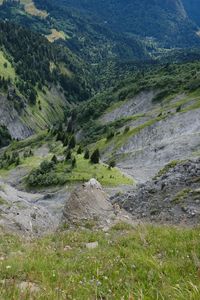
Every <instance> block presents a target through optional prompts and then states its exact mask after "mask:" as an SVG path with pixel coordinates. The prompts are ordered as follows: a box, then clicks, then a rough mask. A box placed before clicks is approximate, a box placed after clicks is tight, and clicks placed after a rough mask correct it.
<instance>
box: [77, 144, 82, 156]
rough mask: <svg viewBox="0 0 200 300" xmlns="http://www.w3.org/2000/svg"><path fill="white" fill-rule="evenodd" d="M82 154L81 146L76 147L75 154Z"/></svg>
mask: <svg viewBox="0 0 200 300" xmlns="http://www.w3.org/2000/svg"><path fill="white" fill-rule="evenodd" d="M82 152H83V150H82V147H81V145H80V146H79V147H78V150H77V154H81V153H82Z"/></svg>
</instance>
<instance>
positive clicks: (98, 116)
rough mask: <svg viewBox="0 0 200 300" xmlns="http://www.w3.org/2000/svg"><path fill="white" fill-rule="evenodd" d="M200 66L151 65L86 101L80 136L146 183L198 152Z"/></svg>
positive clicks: (81, 109)
mask: <svg viewBox="0 0 200 300" xmlns="http://www.w3.org/2000/svg"><path fill="white" fill-rule="evenodd" d="M199 67H200V65H199V62H194V63H186V64H182V65H181V64H173V65H164V66H160V67H156V68H150V69H149V70H148V71H147V70H146V71H145V72H143V73H140V72H139V73H136V74H135V76H130V78H129V79H127V80H126V81H122V82H121V83H120V84H119V85H118V86H117V87H116V88H113V89H111V90H110V91H109V92H105V93H103V94H100V95H97V96H96V97H95V98H94V99H92V100H90V101H89V102H86V103H83V104H82V105H81V106H80V107H78V108H77V111H76V115H77V124H78V127H77V130H79V137H80V138H82V139H83V143H84V144H85V145H90V147H91V149H92V148H93V147H99V149H100V151H101V155H102V159H103V160H104V161H106V162H109V161H113V160H114V161H115V162H116V163H117V166H118V167H120V168H121V169H123V170H124V171H125V172H127V173H129V174H130V175H132V176H133V177H134V178H136V179H137V180H138V181H142V182H144V181H146V180H147V179H148V178H149V177H151V176H153V175H155V173H156V172H157V171H158V170H159V169H160V168H162V167H163V165H165V164H166V163H168V162H170V160H172V158H173V159H185V158H188V157H192V156H195V155H197V156H198V153H199V145H200V136H199V132H200V122H199V112H200V111H199V109H200V93H199ZM93 143H95V144H93Z"/></svg>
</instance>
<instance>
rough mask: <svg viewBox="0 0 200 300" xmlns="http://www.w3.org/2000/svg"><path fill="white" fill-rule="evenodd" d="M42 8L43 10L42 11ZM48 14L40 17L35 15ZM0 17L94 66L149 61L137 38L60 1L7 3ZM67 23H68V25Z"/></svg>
mask: <svg viewBox="0 0 200 300" xmlns="http://www.w3.org/2000/svg"><path fill="white" fill-rule="evenodd" d="M27 3H29V4H28V5H30V3H35V5H36V6H37V9H36V7H35V10H33V9H32V10H31V11H30V10H29V9H27ZM38 9H39V10H38ZM38 11H40V12H46V14H43V15H42V16H40V14H37V13H35V12H38ZM0 18H1V19H4V20H5V19H8V20H15V22H16V23H18V24H20V25H23V26H26V27H29V29H31V30H34V31H37V32H39V33H42V34H44V35H45V36H46V37H47V38H48V39H49V40H50V41H51V42H56V43H60V44H61V45H65V46H67V47H69V48H70V49H71V50H72V51H73V52H74V53H76V54H77V55H78V56H79V57H81V58H83V59H84V60H85V61H88V62H90V63H95V64H96V63H101V62H103V61H105V60H110V59H115V58H118V59H128V58H131V59H134V60H138V59H145V58H146V57H148V55H147V53H146V51H145V46H144V45H143V44H142V42H141V41H140V40H138V39H136V38H134V37H125V36H124V35H120V34H118V33H113V32H112V31H111V30H109V29H106V28H105V27H104V26H102V25H101V24H98V23H97V22H96V21H95V20H92V19H91V18H90V17H88V16H87V15H84V14H83V15H82V14H81V13H80V12H79V11H72V10H71V9H69V8H68V6H67V7H65V6H64V7H63V6H62V5H59V3H58V2H56V3H55V1H53V2H51V1H49V0H45V1H42V2H41V1H34V2H32V1H28V2H27V1H26V3H25V2H24V1H21V2H16V1H9V0H6V1H4V2H3V5H1V6H0ZM66 20H67V22H66Z"/></svg>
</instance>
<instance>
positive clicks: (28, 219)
mask: <svg viewBox="0 0 200 300" xmlns="http://www.w3.org/2000/svg"><path fill="white" fill-rule="evenodd" d="M40 197H41V195H40V194H30V193H26V192H22V191H19V190H16V189H15V188H14V187H12V186H10V185H8V184H6V183H4V182H2V181H1V180H0V226H2V227H3V228H4V229H5V230H7V231H11V232H15V233H18V234H20V235H24V236H28V237H33V236H40V235H43V234H45V233H48V232H52V231H54V230H55V229H56V228H57V226H58V219H57V217H54V216H53V215H52V214H51V213H50V212H49V210H47V209H46V208H44V207H42V206H40V205H38V204H35V202H37V201H38V199H40Z"/></svg>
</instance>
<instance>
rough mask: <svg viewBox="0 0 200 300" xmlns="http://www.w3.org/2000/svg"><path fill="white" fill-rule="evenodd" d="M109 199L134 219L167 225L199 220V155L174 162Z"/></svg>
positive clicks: (190, 222)
mask: <svg viewBox="0 0 200 300" xmlns="http://www.w3.org/2000/svg"><path fill="white" fill-rule="evenodd" d="M111 200H112V202H113V203H117V204H119V205H120V206H121V207H123V208H124V209H126V210H127V211H128V212H130V213H131V214H132V215H133V216H134V218H136V219H140V220H144V221H151V222H152V221H153V222H160V223H170V224H189V225H195V224H199V223H200V158H199V159H194V160H188V161H182V162H178V161H173V162H172V163H171V164H169V165H167V166H166V167H165V168H164V169H162V170H161V171H160V172H159V174H158V176H156V177H155V178H154V179H153V180H151V181H148V182H146V183H145V184H140V185H139V186H138V187H137V188H136V190H132V191H129V192H127V193H125V194H124V195H115V196H114V197H112V199H111Z"/></svg>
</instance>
